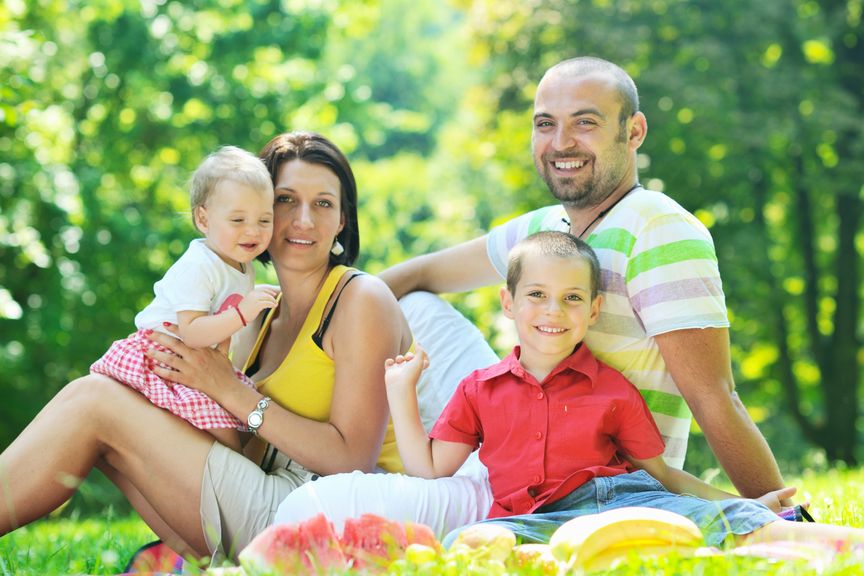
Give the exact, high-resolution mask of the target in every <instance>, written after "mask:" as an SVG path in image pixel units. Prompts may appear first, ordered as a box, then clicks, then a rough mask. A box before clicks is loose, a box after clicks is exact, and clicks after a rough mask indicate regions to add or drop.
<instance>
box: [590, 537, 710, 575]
mask: <svg viewBox="0 0 864 576" xmlns="http://www.w3.org/2000/svg"><path fill="white" fill-rule="evenodd" d="M697 550H700V549H699V548H696V547H690V546H687V547H682V546H672V545H670V544H669V543H668V542H664V543H659V542H658V541H656V540H644V541H641V542H639V541H631V542H622V543H621V544H616V545H615V546H612V547H611V548H606V549H605V550H603V551H602V552H600V553H599V554H597V555H596V556H594V557H593V558H590V559H589V560H588V562H586V563H581V562H580V563H579V566H580V567H581V568H582V569H583V570H584V571H585V572H593V571H595V570H614V569H615V568H616V567H617V566H618V564H620V563H621V562H626V561H627V560H628V557H629V556H630V554H636V555H638V556H639V558H650V557H654V556H663V555H665V554H669V553H670V552H675V553H676V554H678V555H679V556H680V557H688V558H689V557H690V556H694V555H696V554H697Z"/></svg>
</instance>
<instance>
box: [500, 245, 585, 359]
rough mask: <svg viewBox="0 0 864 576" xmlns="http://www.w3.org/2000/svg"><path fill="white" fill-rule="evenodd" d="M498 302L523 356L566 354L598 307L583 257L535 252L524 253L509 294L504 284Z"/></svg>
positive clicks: (580, 338)
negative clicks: (509, 321)
mask: <svg viewBox="0 0 864 576" xmlns="http://www.w3.org/2000/svg"><path fill="white" fill-rule="evenodd" d="M502 304H503V306H504V313H505V315H507V316H508V317H509V318H512V319H513V321H514V322H515V323H516V332H517V333H518V334H519V343H520V346H521V349H522V354H523V356H524V355H525V354H526V353H528V354H540V355H544V356H555V357H559V356H560V357H561V359H563V358H565V357H567V356H569V355H570V353H571V352H573V349H574V348H575V347H576V345H577V344H579V343H580V342H581V341H582V339H583V338H584V337H585V333H586V332H587V331H588V327H589V326H591V325H592V324H594V322H596V321H597V316H598V314H599V312H600V297H599V296H598V297H596V298H594V299H593V300H592V299H591V265H590V264H589V263H588V261H587V260H585V259H583V258H575V259H574V258H559V257H557V256H544V255H540V254H532V255H526V257H525V258H524V259H523V261H522V276H521V278H520V279H519V283H518V284H517V285H516V290H515V294H512V295H511V294H510V293H509V292H507V291H506V290H505V291H504V293H502Z"/></svg>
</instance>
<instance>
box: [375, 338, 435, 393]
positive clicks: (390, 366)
mask: <svg viewBox="0 0 864 576" xmlns="http://www.w3.org/2000/svg"><path fill="white" fill-rule="evenodd" d="M428 366H429V356H427V355H426V351H425V350H423V347H422V346H420V345H419V344H415V345H414V352H406V353H405V355H404V356H403V355H402V354H400V355H399V356H396V358H388V359H387V360H385V361H384V383H385V384H386V385H387V389H388V390H394V391H395V390H397V389H399V390H403V389H407V388H408V387H411V388H413V387H415V386H416V385H417V380H419V379H420V373H421V372H423V370H425V369H426V368H427V367H428Z"/></svg>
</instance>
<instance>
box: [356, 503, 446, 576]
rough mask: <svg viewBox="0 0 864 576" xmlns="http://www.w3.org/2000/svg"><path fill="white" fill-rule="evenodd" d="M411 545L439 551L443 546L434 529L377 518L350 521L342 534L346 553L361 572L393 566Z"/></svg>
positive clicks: (367, 515) (413, 523)
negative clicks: (419, 545) (393, 562)
mask: <svg viewBox="0 0 864 576" xmlns="http://www.w3.org/2000/svg"><path fill="white" fill-rule="evenodd" d="M411 544H423V545H425V546H430V547H432V548H435V549H440V547H441V545H440V544H439V543H438V540H437V539H436V538H435V534H434V533H433V532H432V529H431V528H429V527H428V526H426V525H424V524H417V523H416V522H405V523H404V524H403V523H402V522H395V521H393V520H387V519H386V518H381V517H380V516H376V515H375V514H363V515H362V516H361V517H360V518H349V519H348V520H346V521H345V528H344V529H343V531H342V549H343V550H344V552H345V554H346V556H347V557H348V558H349V560H350V561H351V567H352V568H357V569H367V570H375V569H384V568H387V566H389V564H390V562H391V561H393V560H395V559H397V558H402V557H403V556H404V555H405V549H406V548H408V546H409V545H411Z"/></svg>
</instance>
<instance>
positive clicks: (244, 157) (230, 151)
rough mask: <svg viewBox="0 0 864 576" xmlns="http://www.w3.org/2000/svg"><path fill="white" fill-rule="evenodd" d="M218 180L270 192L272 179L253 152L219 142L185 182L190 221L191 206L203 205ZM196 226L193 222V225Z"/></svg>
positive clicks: (194, 207) (271, 191)
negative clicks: (216, 147) (217, 147)
mask: <svg viewBox="0 0 864 576" xmlns="http://www.w3.org/2000/svg"><path fill="white" fill-rule="evenodd" d="M222 180H230V181H231V182H237V183H239V184H246V185H247V186H249V187H251V188H253V189H255V190H258V191H259V192H270V194H273V181H272V180H271V179H270V172H269V171H268V170H267V167H266V166H265V165H264V162H262V161H261V159H260V158H258V157H257V156H256V155H254V154H252V153H251V152H247V151H246V150H243V149H242V148H238V147H236V146H222V147H221V148H219V149H218V150H216V151H215V152H213V153H212V154H210V155H209V156H207V157H206V158H205V159H204V160H203V161H202V162H201V164H199V165H198V168H196V169H195V173H194V174H192V179H191V181H190V183H189V203H190V204H191V205H192V222H193V223H195V210H196V209H197V208H198V207H199V206H201V207H203V206H204V205H205V204H206V203H207V200H208V199H209V198H210V196H211V195H212V194H213V190H214V189H215V188H216V185H217V184H218V183H219V182H221V181H222ZM195 227H196V228H197V227H198V226H197V224H196V225H195Z"/></svg>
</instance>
